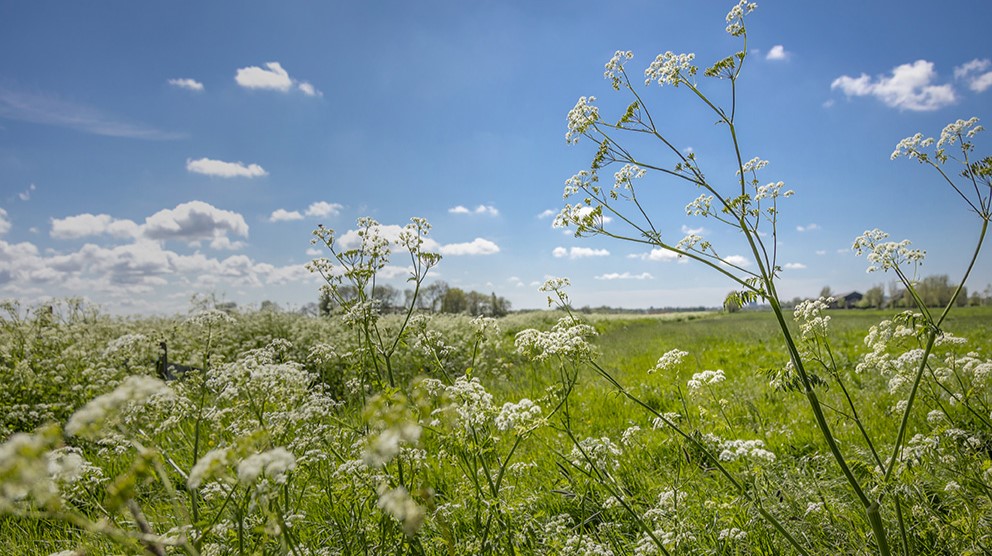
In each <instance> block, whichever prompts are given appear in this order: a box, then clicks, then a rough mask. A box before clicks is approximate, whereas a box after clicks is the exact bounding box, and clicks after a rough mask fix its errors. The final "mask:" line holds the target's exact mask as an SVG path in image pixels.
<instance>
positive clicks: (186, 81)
mask: <svg viewBox="0 0 992 556" xmlns="http://www.w3.org/2000/svg"><path fill="white" fill-rule="evenodd" d="M169 85H172V86H173V87H178V88H180V89H187V90H190V91H196V92H200V91H203V83H200V82H199V81H197V80H195V79H190V78H188V77H182V78H179V79H170V80H169Z"/></svg>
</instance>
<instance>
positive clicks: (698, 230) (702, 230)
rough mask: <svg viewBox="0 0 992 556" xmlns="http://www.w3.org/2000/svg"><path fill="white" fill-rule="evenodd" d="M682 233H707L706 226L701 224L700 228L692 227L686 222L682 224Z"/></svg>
mask: <svg viewBox="0 0 992 556" xmlns="http://www.w3.org/2000/svg"><path fill="white" fill-rule="evenodd" d="M682 233H683V234H686V235H697V236H698V235H703V234H705V233H706V228H704V227H702V226H700V227H698V228H690V227H689V226H686V225H685V224H682Z"/></svg>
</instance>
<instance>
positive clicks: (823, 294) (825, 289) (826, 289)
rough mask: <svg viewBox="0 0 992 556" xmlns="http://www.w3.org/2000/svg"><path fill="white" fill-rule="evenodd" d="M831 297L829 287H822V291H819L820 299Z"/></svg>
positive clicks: (831, 293)
mask: <svg viewBox="0 0 992 556" xmlns="http://www.w3.org/2000/svg"><path fill="white" fill-rule="evenodd" d="M832 295H833V292H832V291H831V290H830V286H823V289H822V290H820V297H830V296H832Z"/></svg>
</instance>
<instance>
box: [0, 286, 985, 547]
mask: <svg viewBox="0 0 992 556" xmlns="http://www.w3.org/2000/svg"><path fill="white" fill-rule="evenodd" d="M8 309H9V310H10V311H9V313H8V315H7V316H6V317H5V318H4V320H3V321H2V324H3V329H2V336H0V346H2V348H0V349H2V351H0V373H2V376H0V383H2V385H3V386H2V389H0V403H2V404H3V407H2V408H0V419H3V421H2V425H3V430H4V431H5V432H3V437H4V438H5V439H6V441H7V442H6V444H4V445H3V448H2V452H0V479H2V481H3V485H4V486H3V487H2V498H0V503H2V505H0V510H3V511H4V514H5V515H4V516H3V517H0V520H2V521H0V553H3V554H51V553H57V552H59V551H73V550H78V551H79V553H85V554H115V553H140V552H142V551H146V552H149V553H176V554H179V553H184V554H405V553H410V554H664V553H679V554H683V553H686V554H779V553H783V554H791V553H796V552H798V551H799V550H798V549H797V548H795V546H790V545H789V544H788V543H787V542H786V537H785V535H789V536H791V537H792V539H793V542H794V543H796V544H798V545H799V546H801V547H802V549H803V550H805V551H806V552H807V553H811V554H819V553H845V554H846V553H851V554H855V553H863V552H870V551H872V550H873V546H874V541H873V540H872V529H871V527H870V525H869V523H868V521H867V519H866V517H865V514H864V511H863V509H862V508H859V506H858V500H857V498H856V497H855V495H854V493H853V492H852V491H851V489H850V488H849V486H848V484H847V483H846V482H845V481H844V480H843V477H842V476H840V474H839V473H838V468H837V466H836V463H835V462H834V461H833V460H832V459H831V457H830V454H829V451H828V450H827V447H826V446H825V444H824V441H823V439H822V437H821V435H820V434H819V432H818V431H817V429H816V427H815V426H813V424H812V421H811V418H810V416H809V407H808V404H807V403H806V396H805V395H804V394H802V393H801V392H799V391H796V390H795V389H792V390H790V389H784V390H783V389H775V388H772V387H771V386H769V382H770V380H771V378H772V377H774V376H775V375H776V373H778V372H779V371H780V370H781V369H782V367H783V365H784V364H785V363H786V361H787V360H788V358H787V356H786V352H785V349H784V346H783V344H782V342H781V340H780V339H779V338H780V336H779V334H778V330H777V328H776V326H777V325H776V323H775V321H774V319H773V317H772V315H771V313H762V312H753V313H747V312H745V313H738V314H718V313H713V314H682V315H680V314H673V315H663V316H657V317H630V316H623V317H611V316H591V317H590V320H589V321H587V322H588V323H590V324H592V325H593V326H594V328H595V329H596V331H597V332H598V335H597V336H595V338H594V339H592V348H593V350H594V354H593V359H592V362H594V364H591V363H590V362H589V361H587V360H584V359H583V358H582V357H581V356H579V357H577V358H576V357H572V355H574V354H572V355H570V354H569V353H565V352H559V353H558V355H552V356H540V357H536V358H535V357H526V356H524V355H523V354H522V353H521V352H520V351H521V350H517V349H515V347H514V342H515V337H516V336H517V334H518V333H519V332H520V331H521V330H524V329H536V330H541V331H548V330H550V329H552V327H553V326H554V325H555V322H557V321H558V318H559V317H562V316H563V313H555V312H538V313H525V314H515V315H511V316H508V317H505V318H503V319H500V320H499V321H497V322H495V324H497V325H498V327H499V330H498V331H496V330H494V328H493V327H492V324H493V322H492V321H484V322H485V323H486V324H488V327H487V328H486V330H485V331H483V332H478V331H477V328H476V326H475V325H474V324H473V322H472V321H471V320H470V319H468V318H467V317H461V316H433V317H430V318H426V317H425V318H423V319H418V320H417V321H416V322H415V323H413V324H412V325H411V326H409V327H408V329H407V332H405V333H404V335H403V336H402V338H401V341H400V342H397V343H396V344H395V348H396V349H395V351H394V352H393V353H392V354H390V356H389V357H388V358H387V359H388V360H389V361H388V362H389V366H390V369H388V370H389V376H390V379H391V380H392V381H393V384H394V385H393V386H390V385H389V384H388V383H387V381H386V380H385V379H384V378H383V377H384V376H385V375H377V374H376V373H375V370H374V369H372V368H369V367H367V366H364V363H363V361H364V362H366V363H367V362H368V361H369V360H368V359H363V357H362V356H361V348H360V343H358V342H356V335H355V334H354V331H353V330H351V329H349V328H348V327H347V326H345V325H344V324H343V323H342V321H341V319H340V318H339V317H332V318H314V317H303V316H299V315H292V314H286V313H277V312H253V313H244V314H235V315H232V316H225V315H220V314H219V313H205V314H202V315H200V316H196V317H193V318H191V319H179V318H177V319H116V318H110V317H107V316H104V315H100V314H98V313H96V312H93V311H91V310H88V309H86V308H85V307H81V306H74V305H71V304H63V305H60V306H58V307H56V309H55V311H53V312H52V313H51V314H49V313H47V312H30V311H27V310H25V309H24V308H20V309H18V308H16V307H13V306H10V307H8ZM827 314H829V315H830V316H831V321H830V336H831V344H830V345H831V354H832V357H833V361H834V366H833V368H832V370H828V369H827V368H826V367H824V368H820V369H816V368H811V371H812V372H814V373H816V374H817V376H819V377H820V378H822V379H823V383H822V384H821V385H820V386H818V387H817V393H818V395H819V396H820V399H821V400H822V403H823V405H824V407H826V408H827V412H826V416H827V419H828V422H829V424H830V426H831V428H832V430H833V431H834V435H835V437H836V438H837V440H838V443H839V445H840V446H841V447H842V449H843V451H844V455H845V457H846V458H847V460H848V463H849V465H850V467H851V469H852V470H853V472H854V473H856V474H857V475H858V478H859V480H861V481H862V482H863V483H864V484H866V485H869V486H870V487H871V488H873V489H876V490H877V489H884V490H885V495H884V496H883V500H886V501H892V502H893V503H892V504H890V505H888V506H886V508H885V510H884V511H883V512H882V513H881V517H882V519H883V520H884V522H885V526H886V530H888V531H890V532H891V535H892V537H891V538H890V539H889V543H890V544H892V545H894V546H896V547H898V548H899V550H901V551H907V549H908V552H911V553H914V554H917V553H918V554H933V553H942V554H966V553H972V554H981V553H987V551H988V550H989V548H990V546H992V545H990V542H992V540H990V536H992V529H990V517H989V516H990V515H992V514H990V513H989V511H990V507H992V506H990V497H989V494H990V489H989V482H990V473H992V472H990V471H989V468H990V462H989V454H990V432H992V430H990V428H989V423H988V420H989V394H988V388H987V384H986V382H985V380H986V376H987V367H988V362H987V358H988V354H989V351H990V349H992V332H990V330H989V327H990V322H992V318H990V317H992V311H990V310H989V309H988V308H969V309H962V310H960V311H958V312H957V313H955V314H954V316H953V317H952V318H951V319H949V320H948V321H947V323H946V327H945V329H946V330H947V331H949V332H952V333H953V334H954V335H957V336H963V337H966V338H968V339H969V341H968V343H966V344H963V345H951V346H942V347H939V348H938V350H937V352H935V354H934V355H932V356H931V358H932V361H933V363H932V368H933V369H934V370H936V371H937V374H938V375H940V376H941V377H943V378H941V379H940V380H938V379H937V378H935V376H931V377H924V380H923V382H922V385H921V387H920V391H919V396H918V397H917V398H916V406H915V409H914V411H913V412H912V419H911V421H910V426H909V431H908V437H909V438H910V440H909V441H908V443H907V449H906V453H905V454H904V455H903V458H904V459H905V461H906V463H905V465H901V466H899V468H898V470H897V471H896V473H894V474H893V476H891V477H889V478H888V479H887V480H886V479H884V478H883V477H880V476H879V471H878V470H877V469H876V456H873V455H872V451H873V450H874V451H875V452H876V453H878V454H881V455H879V456H878V457H879V458H885V457H887V454H888V453H889V450H891V446H892V445H893V442H894V435H895V431H896V430H897V429H898V427H899V419H900V417H901V412H899V411H896V410H895V408H896V407H897V405H898V404H899V401H900V400H902V399H904V398H905V389H904V388H899V387H896V388H890V386H891V383H890V381H891V380H892V376H882V374H880V373H874V372H865V370H864V369H862V372H860V373H858V372H855V368H856V367H857V365H858V364H859V363H860V362H862V361H863V360H864V357H865V354H866V353H868V351H869V349H868V347H866V345H865V343H864V342H863V340H864V337H865V334H866V331H867V330H868V328H869V327H871V326H872V325H874V324H877V323H878V322H879V321H881V320H883V319H890V318H892V317H893V316H895V315H896V313H894V312H876V311H831V312H828V313H827ZM476 324H478V323H476ZM377 326H378V327H379V329H380V330H381V331H382V333H383V334H384V336H385V337H387V338H388V337H389V334H390V333H393V332H395V331H397V330H399V329H400V326H401V319H400V318H399V317H384V318H383V319H382V320H379V321H378V324H377ZM542 337H543V336H542ZM160 341H165V342H167V344H168V347H169V357H170V359H171V360H172V361H174V362H177V363H180V362H181V363H184V364H190V365H195V366H197V367H199V369H205V371H204V370H191V371H189V372H188V373H187V375H186V376H185V378H184V379H182V380H178V381H172V382H169V383H168V384H165V383H162V382H160V381H158V379H154V380H151V382H147V381H146V382H144V383H141V384H137V383H132V382H129V381H127V380H126V378H127V377H129V376H132V375H141V376H147V377H154V376H156V368H155V364H156V363H155V360H156V358H157V357H159V355H158V354H159V350H158V343H159V342H160ZM909 341H910V343H912V342H913V341H917V340H916V339H915V338H910V339H909ZM517 343H518V344H519V343H520V341H519V340H518V341H517ZM387 344H388V342H387ZM895 347H896V346H893V349H895ZM673 349H680V350H683V351H685V352H687V355H686V356H685V357H684V358H683V360H682V363H681V364H679V365H677V366H676V367H675V368H673V369H669V370H659V371H656V372H649V371H650V370H652V369H653V368H654V367H655V365H656V363H657V362H658V360H659V357H661V356H662V355H663V354H665V353H666V352H669V351H670V350H673ZM969 352H972V354H971V355H970V356H968V357H971V359H968V360H967V361H965V359H967V357H966V356H965V354H967V353H969ZM893 353H895V351H893ZM968 361H972V362H971V363H968ZM983 361H984V362H985V363H984V364H985V365H986V367H982V366H981V365H982V364H983V363H981V362H983ZM596 365H598V367H599V369H600V371H596V367H595V366H596ZM942 365H948V366H950V367H952V368H953V372H952V373H950V375H947V374H946V373H944V374H942V371H940V368H941V366H942ZM983 369H985V370H983ZM717 370H721V371H723V373H722V377H723V378H725V380H722V381H717V380H716V379H713V380H712V383H710V380H709V379H707V378H701V379H700V380H701V381H702V385H701V386H699V387H697V388H695V389H693V388H691V387H690V386H689V381H690V380H692V379H693V375H695V374H697V373H703V372H704V371H717ZM604 373H605V374H608V375H609V376H610V377H612V380H613V381H615V382H611V381H610V379H608V378H606V377H604ZM706 376H707V377H711V378H712V377H714V376H715V374H713V373H711V374H709V375H706ZM424 379H428V380H424ZM155 384H157V386H156V385H155ZM841 386H843V388H842V387H841ZM115 388H117V390H114V389H115ZM890 390H891V391H890ZM108 392H114V393H113V394H108ZM97 396H102V397H101V398H98V400H99V401H98V402H95V403H89V405H86V404H87V403H88V402H90V400H92V399H93V398H96V397H97ZM955 396H958V397H957V399H954V400H952V398H954V397H955ZM848 397H850V399H851V400H852V403H853V405H854V407H855V409H856V411H857V417H858V419H857V420H856V419H855V418H854V414H853V411H852V409H851V407H850V406H851V404H849V403H848V401H847V399H848ZM523 399H528V400H531V401H532V403H531V404H526V403H523V402H522V400H523ZM635 400H636V401H635ZM518 402H519V403H518ZM508 403H510V404H514V405H513V406H510V407H504V404H508ZM84 406H85V407H86V408H88V411H87V409H84V410H83V411H79V412H78V413H76V414H75V416H73V413H74V412H76V411H77V410H79V409H80V408H83V407H84ZM535 406H538V407H539V409H534V407H535ZM657 415H665V416H666V418H667V419H669V422H670V423H671V424H673V425H675V426H677V427H678V431H676V430H674V429H672V427H671V426H669V425H665V424H660V423H659V422H658V421H657V420H656V419H655V417H656V416H657ZM48 423H55V427H54V428H53V427H52V426H51V425H48ZM67 423H68V424H67ZM859 423H860V425H861V427H862V428H863V429H864V432H863V433H862V432H861V431H862V428H859V426H858V424H859ZM38 427H42V428H41V429H37V428H38ZM46 427H47V428H46ZM36 429H37V430H38V431H39V432H36V433H34V434H31V435H27V434H23V433H31V432H32V431H35V430H36ZM679 431H681V432H679ZM866 435H867V437H868V438H870V439H871V440H872V443H871V444H870V445H869V444H868V443H867V442H866V441H865V436H866ZM208 464H209V465H208ZM776 524H777V525H776ZM156 551H157V552H156Z"/></svg>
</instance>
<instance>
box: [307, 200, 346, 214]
mask: <svg viewBox="0 0 992 556" xmlns="http://www.w3.org/2000/svg"><path fill="white" fill-rule="evenodd" d="M343 208H344V207H343V206H341V205H339V204H337V203H328V202H327V201H317V202H316V203H311V204H310V206H309V207H307V212H306V215H307V216H318V217H323V216H337V215H338V214H339V213H340V212H341V209H343Z"/></svg>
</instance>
